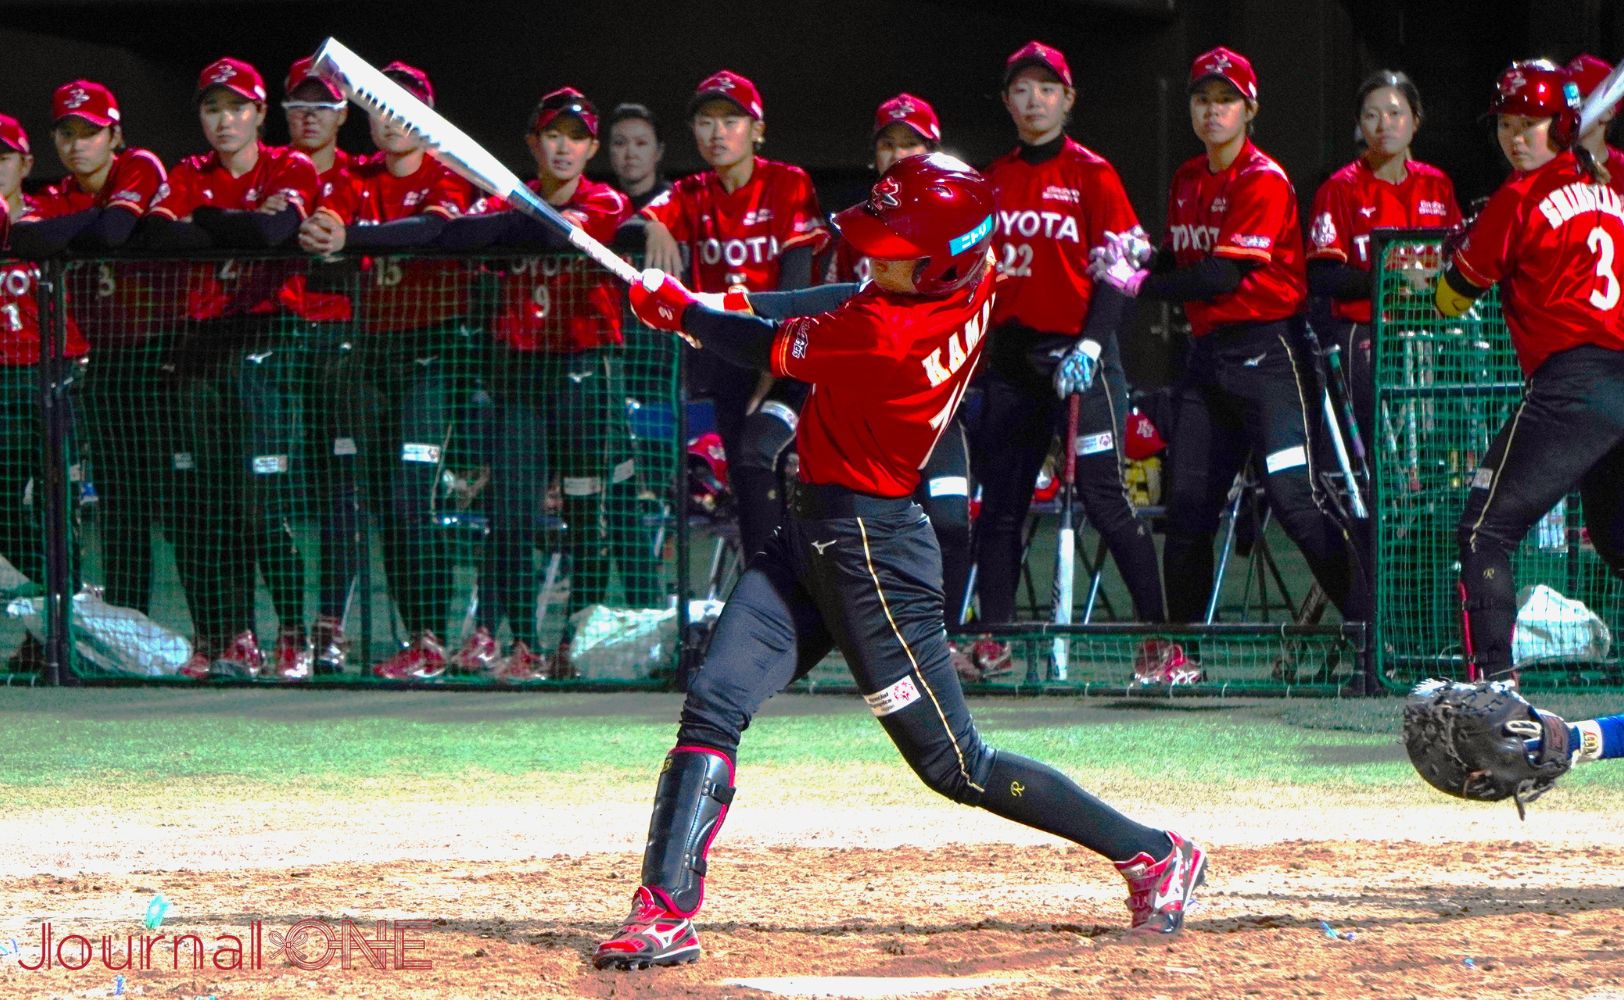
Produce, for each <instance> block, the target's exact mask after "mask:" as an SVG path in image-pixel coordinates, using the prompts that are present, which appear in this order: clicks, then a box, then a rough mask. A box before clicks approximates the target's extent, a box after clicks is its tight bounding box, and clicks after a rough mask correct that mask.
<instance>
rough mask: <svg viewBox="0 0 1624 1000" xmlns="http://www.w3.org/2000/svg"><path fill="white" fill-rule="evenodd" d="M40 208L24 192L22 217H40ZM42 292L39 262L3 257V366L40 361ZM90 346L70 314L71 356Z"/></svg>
mask: <svg viewBox="0 0 1624 1000" xmlns="http://www.w3.org/2000/svg"><path fill="white" fill-rule="evenodd" d="M37 211H38V208H37V206H36V204H35V203H34V201H33V199H32V198H30V197H29V196H28V195H23V214H22V216H21V217H22V218H25V219H26V218H38V215H37V214H36V212H37ZM5 214H6V205H5V202H0V215H5ZM8 218H9V216H8ZM38 295H39V267H38V265H36V264H34V263H32V262H31V261H21V260H0V366H5V367H11V366H14V365H32V364H36V363H38V362H39V298H38ZM89 349H90V347H89V345H88V344H86V343H85V338H84V337H82V336H80V334H79V327H78V324H76V323H75V322H74V321H73V317H72V315H71V313H70V315H69V317H68V336H67V356H68V357H70V358H77V357H81V356H83V355H84V353H85V352H86V351H88V350H89Z"/></svg>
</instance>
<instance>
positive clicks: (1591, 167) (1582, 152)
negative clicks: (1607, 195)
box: [1573, 142, 1613, 187]
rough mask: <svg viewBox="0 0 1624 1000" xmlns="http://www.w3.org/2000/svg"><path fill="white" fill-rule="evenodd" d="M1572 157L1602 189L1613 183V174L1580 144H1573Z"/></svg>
mask: <svg viewBox="0 0 1624 1000" xmlns="http://www.w3.org/2000/svg"><path fill="white" fill-rule="evenodd" d="M1573 155H1574V157H1575V158H1576V159H1577V160H1578V161H1579V166H1580V167H1581V168H1582V169H1583V170H1584V171H1585V173H1587V174H1589V175H1590V176H1591V178H1592V179H1594V180H1595V182H1596V183H1597V184H1600V185H1602V186H1603V187H1605V186H1607V185H1609V184H1611V183H1612V182H1613V173H1612V171H1610V170H1608V169H1607V167H1606V165H1605V164H1603V163H1602V162H1601V161H1600V160H1598V159H1596V157H1595V155H1594V154H1592V153H1591V152H1590V150H1589V149H1588V148H1587V147H1586V146H1585V145H1584V143H1582V142H1575V143H1574V144H1573Z"/></svg>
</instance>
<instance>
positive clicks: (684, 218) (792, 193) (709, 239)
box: [643, 156, 829, 292]
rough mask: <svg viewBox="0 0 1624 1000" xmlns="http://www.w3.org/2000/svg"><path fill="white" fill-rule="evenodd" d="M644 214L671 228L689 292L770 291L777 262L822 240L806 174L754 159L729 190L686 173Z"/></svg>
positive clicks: (712, 178) (705, 176)
mask: <svg viewBox="0 0 1624 1000" xmlns="http://www.w3.org/2000/svg"><path fill="white" fill-rule="evenodd" d="M643 214H644V215H645V216H647V217H648V218H650V219H653V220H654V221H656V222H659V223H662V224H664V225H665V227H666V228H667V229H669V230H671V235H672V236H674V237H676V239H677V242H678V243H680V244H681V245H682V247H683V252H684V254H685V256H686V257H687V260H688V274H687V275H686V276H685V278H684V281H685V283H686V284H687V285H688V287H690V288H692V289H693V290H694V291H696V292H725V291H727V290H728V289H729V288H731V287H733V286H734V285H743V286H744V287H745V289H746V290H747V291H752V292H771V291H776V290H777V288H778V282H779V258H780V257H782V256H783V254H784V252H785V251H786V250H790V249H792V248H794V247H798V246H803V245H807V246H811V247H812V252H813V253H817V252H818V250H819V249H820V248H822V246H823V244H824V242H825V241H826V240H827V239H828V238H829V232H828V230H827V229H825V228H824V225H823V213H822V211H820V210H819V208H818V195H817V192H816V191H814V190H813V189H812V181H811V180H810V179H809V178H808V177H807V176H806V171H804V170H802V169H801V168H800V167H792V166H790V165H789V164H787V163H779V162H777V161H775V160H764V159H762V158H761V157H759V156H758V157H756V160H755V168H754V170H752V171H751V173H750V180H749V182H748V183H746V184H745V185H744V186H743V187H741V188H739V189H738V190H737V191H734V192H732V193H729V192H727V191H726V190H724V189H723V187H722V181H721V179H720V178H718V177H717V176H716V172H715V171H714V170H706V171H704V172H703V173H699V174H692V175H690V176H688V177H684V178H682V179H681V180H679V181H677V182H676V183H675V184H673V185H671V190H669V191H667V192H666V193H664V194H662V195H660V196H659V197H658V198H655V199H654V200H653V201H651V202H649V203H648V205H647V206H645V207H644V209H643Z"/></svg>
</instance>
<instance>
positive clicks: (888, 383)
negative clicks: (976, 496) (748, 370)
mask: <svg viewBox="0 0 1624 1000" xmlns="http://www.w3.org/2000/svg"><path fill="white" fill-rule="evenodd" d="M995 283H996V275H995V273H994V268H993V267H992V254H991V253H990V252H989V254H988V266H987V268H986V272H985V273H984V274H983V275H982V276H981V279H980V280H979V281H976V282H973V283H972V284H970V285H968V286H966V287H964V288H960V289H958V290H956V291H954V292H952V293H950V294H948V295H945V296H942V297H940V298H924V297H921V296H917V295H897V294H894V293H892V292H887V291H885V290H883V289H881V288H880V287H879V286H878V285H873V284H870V285H867V286H865V287H864V288H862V289H861V290H860V291H858V292H857V294H855V295H853V296H852V297H851V298H849V299H847V300H846V301H845V302H844V303H843V304H842V305H841V306H840V308H838V309H835V310H833V311H831V312H826V313H823V314H821V315H818V316H806V317H801V318H797V319H792V320H789V321H787V322H785V323H784V324H783V325H782V326H781V327H780V328H779V330H778V335H777V336H776V337H775V338H774V340H773V346H772V373H773V374H774V375H778V376H780V377H784V378H793V379H799V380H800V381H802V382H809V383H811V384H812V393H811V395H809V396H808V397H807V399H806V403H805V404H803V405H802V407H801V421H800V424H799V425H798V426H797V427H796V430H795V447H796V450H797V451H798V452H799V453H800V456H801V471H800V479H801V481H802V482H807V483H815V484H826V483H834V484H838V485H841V486H845V487H847V488H849V489H853V490H856V491H858V492H860V493H867V494H870V495H872V496H882V497H905V496H909V495H911V494H912V493H913V491H914V488H915V487H917V486H918V485H919V469H920V467H921V466H923V465H924V464H925V461H926V460H927V459H928V458H930V453H931V452H932V451H933V450H934V449H935V448H936V442H937V441H938V440H940V439H941V436H942V432H943V431H944V430H945V429H946V428H947V427H948V425H949V424H951V423H952V422H953V414H954V412H955V411H956V410H957V409H958V407H959V402H960V401H961V400H963V398H964V390H965V389H966V388H967V387H968V386H969V384H970V376H971V375H972V374H973V373H974V371H975V367H976V363H977V362H978V361H979V360H980V359H981V347H982V344H983V343H984V342H985V339H986V335H987V328H988V325H989V324H990V323H991V322H992V311H993V286H994V284H995Z"/></svg>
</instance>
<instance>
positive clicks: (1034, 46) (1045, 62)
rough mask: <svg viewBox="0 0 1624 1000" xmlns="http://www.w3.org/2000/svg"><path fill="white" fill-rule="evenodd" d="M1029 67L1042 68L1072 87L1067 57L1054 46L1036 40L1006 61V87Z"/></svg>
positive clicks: (1022, 47)
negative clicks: (1016, 75) (1017, 74)
mask: <svg viewBox="0 0 1624 1000" xmlns="http://www.w3.org/2000/svg"><path fill="white" fill-rule="evenodd" d="M1028 66H1042V67H1043V68H1044V69H1046V70H1048V71H1049V72H1051V73H1053V74H1054V75H1055V79H1057V80H1059V81H1060V82H1061V83H1063V84H1065V85H1066V86H1068V87H1070V86H1071V85H1072V82H1071V67H1070V66H1068V65H1067V64H1066V57H1065V56H1063V55H1061V54H1060V50H1059V49H1057V48H1055V47H1054V46H1053V45H1045V44H1043V43H1042V42H1040V41H1037V40H1035V39H1034V40H1033V41H1030V42H1027V43H1026V44H1025V45H1022V46H1021V47H1020V48H1018V49H1016V50H1015V53H1014V54H1013V55H1011V56H1010V57H1009V58H1008V59H1006V60H1004V86H1006V87H1007V86H1009V81H1011V80H1013V79H1014V78H1015V74H1016V73H1019V72H1020V71H1021V70H1023V69H1025V68H1026V67H1028Z"/></svg>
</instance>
